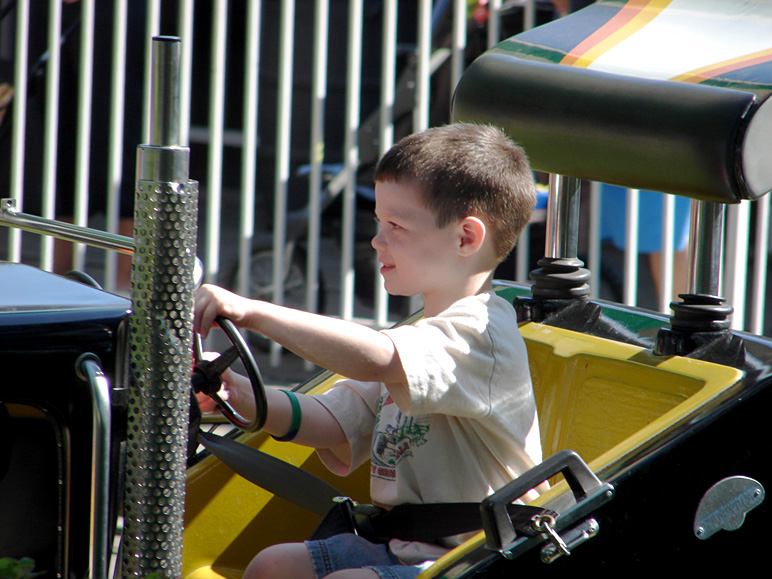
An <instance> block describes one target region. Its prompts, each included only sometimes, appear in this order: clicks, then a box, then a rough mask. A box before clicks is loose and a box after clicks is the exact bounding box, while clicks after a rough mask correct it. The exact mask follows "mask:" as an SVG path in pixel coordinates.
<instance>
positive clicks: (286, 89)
mask: <svg viewBox="0 0 772 579" xmlns="http://www.w3.org/2000/svg"><path fill="white" fill-rule="evenodd" d="M279 18H280V20H279V28H280V31H281V32H280V35H279V91H278V95H277V103H278V104H277V107H278V110H277V114H276V170H275V171H276V174H275V177H274V199H273V247H274V252H273V274H272V279H273V302H274V303H276V304H283V303H284V288H283V283H282V280H283V279H284V271H285V268H286V267H287V264H286V263H285V262H286V256H285V251H284V248H285V247H286V244H287V193H288V187H289V172H290V152H291V130H292V75H293V60H294V54H293V45H294V40H295V0H286V1H284V2H282V3H281V14H280V17H279ZM280 359H281V348H280V346H279V345H278V344H276V343H275V342H272V343H271V364H272V365H273V366H277V365H278V364H279V361H280Z"/></svg>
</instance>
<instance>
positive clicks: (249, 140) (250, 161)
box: [236, 0, 262, 296]
mask: <svg viewBox="0 0 772 579" xmlns="http://www.w3.org/2000/svg"><path fill="white" fill-rule="evenodd" d="M261 7H262V2H261V1H260V0H249V3H248V4H247V20H246V22H245V28H246V34H245V37H246V46H245V48H244V63H245V67H246V70H245V71H244V111H243V121H242V131H243V133H244V146H243V148H242V149H241V195H240V204H241V213H240V215H239V267H238V272H239V278H238V280H237V281H236V283H237V288H238V292H239V293H240V294H241V295H243V296H248V295H249V294H250V292H249V279H250V277H251V269H252V268H251V265H252V260H251V259H250V258H251V253H252V252H251V249H252V238H253V237H254V234H255V184H256V175H257V104H258V96H259V90H258V79H259V76H260V10H261Z"/></svg>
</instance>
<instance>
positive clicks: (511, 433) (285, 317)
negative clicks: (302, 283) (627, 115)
mask: <svg viewBox="0 0 772 579" xmlns="http://www.w3.org/2000/svg"><path fill="white" fill-rule="evenodd" d="M375 198H376V208H375V213H376V218H377V219H378V221H379V223H380V231H379V232H378V234H377V235H376V236H375V238H373V241H372V245H373V247H374V248H375V250H376V251H377V254H378V260H379V262H380V263H381V270H380V271H381V274H382V275H383V278H384V282H385V285H386V289H387V291H388V292H389V293H391V294H394V295H406V296H411V295H419V294H420V295H422V296H423V299H424V304H425V318H424V319H423V320H421V321H419V322H418V323H417V324H415V325H412V326H410V325H408V326H402V327H399V328H394V329H390V330H383V331H376V330H373V329H370V328H367V327H365V326H361V325H358V324H355V323H352V322H347V321H342V320H338V319H332V318H326V317H323V316H318V315H315V314H309V313H307V312H301V311H296V310H291V309H288V308H283V307H280V306H276V305H274V304H271V303H266V302H257V301H253V300H248V299H245V298H241V297H238V296H236V295H233V294H231V293H229V292H227V291H225V290H223V289H220V288H216V287H212V286H204V287H202V288H201V289H200V290H199V291H198V293H197V295H196V314H195V328H196V330H197V331H199V332H201V333H202V334H206V333H208V331H209V328H210V327H211V326H212V324H213V321H214V319H215V317H216V316H217V315H223V316H225V317H227V318H230V319H231V320H233V322H234V323H235V324H237V325H238V326H240V327H245V328H249V329H251V330H254V331H257V332H260V333H262V334H264V335H266V336H268V337H269V338H271V339H273V340H275V341H277V342H278V343H280V344H282V345H283V346H285V347H287V348H288V349H290V350H292V351H294V352H296V353H297V354H299V355H300V356H302V357H304V358H306V359H308V360H310V361H311V362H313V363H315V364H318V365H320V366H322V367H325V368H328V369H330V370H333V371H335V372H338V373H340V374H342V375H344V376H347V377H348V379H346V380H341V381H340V382H338V383H337V384H336V385H335V386H334V387H333V388H332V389H331V390H330V391H329V392H327V393H326V394H324V395H319V396H303V395H297V396H296V399H295V400H292V399H291V398H292V395H291V394H290V395H288V394H287V393H286V392H284V391H278V390H277V391H269V392H267V395H268V408H269V410H268V418H267V421H266V424H265V430H266V431H268V432H269V433H271V434H272V435H275V436H278V437H282V439H285V440H286V439H288V438H289V437H291V438H292V440H293V441H294V442H295V443H298V444H303V445H308V446H312V447H314V448H316V449H317V452H318V454H319V456H320V457H321V459H322V460H323V461H324V463H325V464H326V465H327V467H328V468H330V470H332V471H333V472H335V473H337V474H340V475H346V474H348V473H350V472H352V471H353V470H354V469H356V468H357V467H358V466H359V465H361V464H363V463H364V462H365V461H366V460H367V459H368V458H369V459H370V460H371V496H372V500H373V503H374V504H377V505H380V506H385V507H387V508H388V507H392V506H396V505H399V504H405V503H443V502H445V503H447V502H477V501H480V500H482V499H483V498H484V497H486V496H488V495H490V494H491V493H492V492H494V491H495V490H496V489H498V488H500V487H501V486H503V485H505V484H506V483H508V482H510V481H511V480H512V479H514V478H516V477H517V476H519V475H520V474H522V473H523V472H524V471H525V470H527V469H528V468H530V467H531V466H533V465H534V464H536V463H538V462H540V461H541V447H540V442H539V428H538V420H537V416H536V405H535V402H534V397H533V390H532V387H531V378H530V374H529V369H528V360H527V357H526V349H525V344H524V342H523V339H522V337H521V336H520V334H519V332H518V329H517V319H516V316H515V312H514V309H513V307H512V305H511V304H509V303H508V302H507V301H505V300H504V299H502V298H500V297H498V296H496V295H495V294H494V293H493V292H492V291H491V281H492V276H493V271H494V269H495V267H496V265H497V264H498V263H499V262H500V261H501V260H503V259H504V258H505V257H506V256H507V254H508V253H509V252H510V251H511V249H512V247H513V246H514V244H515V241H516V239H517V236H518V235H519V234H520V232H521V230H522V229H523V227H524V226H525V225H526V223H528V220H529V219H530V216H531V213H532V211H533V207H534V204H535V201H536V197H535V191H534V185H533V180H532V176H531V171H530V168H529V165H528V161H527V159H526V156H525V154H524V152H523V151H522V149H520V148H519V147H517V146H515V145H514V144H513V143H512V142H511V141H510V140H509V139H507V138H506V137H505V136H504V135H503V134H502V133H501V132H500V131H499V130H497V129H494V128H492V127H482V126H476V125H467V124H455V125H449V126H445V127H440V128H436V129H430V130H427V131H424V132H422V133H419V134H416V135H412V136H410V137H406V138H405V139H403V140H401V141H400V142H399V143H397V144H396V145H395V146H394V147H393V148H392V149H391V150H390V151H389V152H388V153H386V155H384V157H383V159H381V161H380V163H379V164H378V167H377V168H376V172H375ZM226 382H227V383H226V386H225V387H224V388H225V393H224V394H225V395H227V396H229V399H230V401H231V403H232V404H233V405H234V406H235V407H236V408H238V409H239V410H240V411H241V412H243V413H244V414H245V415H249V412H250V410H251V411H252V412H253V411H254V410H253V408H254V406H253V404H251V402H252V401H251V400H249V397H250V396H249V394H247V393H248V392H249V390H248V389H247V386H246V384H245V383H244V381H243V378H241V377H238V376H236V375H234V374H233V373H229V374H228V375H227V376H226ZM210 404H211V403H210ZM293 407H294V410H293ZM203 409H206V408H203ZM298 423H299V427H298ZM290 431H291V432H290ZM459 540H460V539H458V538H455V540H454V539H449V540H445V541H441V542H438V543H435V544H428V543H417V542H405V541H400V540H397V539H392V540H391V541H390V542H389V544H388V545H374V544H371V543H369V542H367V541H365V540H364V539H361V538H360V537H358V536H356V535H339V536H336V537H333V538H331V539H329V540H327V541H308V542H306V543H293V544H283V545H276V546H273V547H270V548H268V549H266V550H264V551H263V552H261V553H260V554H258V555H257V557H255V559H253V561H252V563H251V564H250V565H249V567H248V569H247V572H246V574H245V577H250V578H252V577H255V578H257V577H260V578H264V577H277V578H278V577H287V578H297V579H300V578H305V577H308V578H313V577H330V578H336V579H341V578H360V577H361V578H370V579H373V578H377V577H383V578H394V577H400V578H412V577H415V576H417V575H418V574H419V573H420V571H421V570H422V569H423V568H424V567H425V566H426V565H427V564H428V563H430V562H431V561H433V560H436V559H437V558H438V557H439V556H441V555H442V554H443V553H445V552H447V550H448V549H449V548H451V547H453V546H454V545H456V544H458V543H459Z"/></svg>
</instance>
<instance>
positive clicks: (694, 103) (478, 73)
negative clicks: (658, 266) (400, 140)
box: [453, 49, 772, 203]
mask: <svg viewBox="0 0 772 579" xmlns="http://www.w3.org/2000/svg"><path fill="white" fill-rule="evenodd" d="M758 105H759V102H758V99H757V96H756V95H755V94H753V93H750V92H743V91H738V90H732V89H728V88H719V87H714V86H706V85H696V84H687V83H680V82H672V81H659V80H649V79H643V78H638V77H633V76H623V75H618V74H609V73H605V72H597V71H593V70H587V69H582V68H573V67H569V66H561V65H557V64H552V63H545V62H540V61H533V60H525V59H522V58H519V57H517V56H514V55H512V54H509V53H507V52H505V51H503V50H497V49H493V50H491V51H489V52H487V53H485V54H484V55H482V56H481V57H480V58H478V59H477V60H476V61H475V62H474V63H472V65H471V66H470V67H469V68H468V69H467V70H466V72H465V73H464V75H463V77H462V78H461V81H460V82H459V84H458V86H457V88H456V94H455V97H454V105H453V120H454V121H456V122H459V121H466V122H476V123H486V124H487V123H490V124H494V125H498V126H500V127H502V128H503V129H505V130H506V131H507V133H508V134H509V135H510V136H511V137H512V138H513V139H514V140H515V141H516V142H518V143H519V144H520V145H521V146H522V147H523V148H524V149H525V151H526V153H527V154H528V156H529V159H530V161H531V164H532V166H533V168H534V169H536V170H539V171H544V172H548V173H558V174H561V175H568V176H573V177H579V178H584V179H590V180H594V181H601V182H605V183H611V184H615V185H621V186H624V187H631V188H637V189H649V190H654V191H662V192H665V193H673V194H678V195H684V196H687V197H691V198H695V199H700V200H705V201H715V202H721V203H738V202H739V201H740V200H741V199H751V198H755V197H758V196H760V195H763V194H764V193H766V192H767V190H768V186H767V184H766V183H762V184H761V185H757V187H756V189H751V188H749V187H748V186H747V184H746V182H745V180H744V179H743V167H742V164H743V162H744V161H745V160H747V158H749V155H748V153H747V152H746V153H743V152H742V147H743V138H744V135H745V132H746V131H747V129H748V124H749V122H750V121H751V120H752V118H753V115H754V113H755V111H756V109H757V107H758ZM760 116H762V115H760ZM768 153H769V151H767V152H766V153H765V152H764V151H759V152H758V154H759V155H764V154H767V156H768ZM750 157H751V158H752V157H753V155H750ZM759 187H761V188H762V189H764V190H758V188H759ZM770 187H772V184H770Z"/></svg>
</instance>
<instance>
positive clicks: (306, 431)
mask: <svg viewBox="0 0 772 579" xmlns="http://www.w3.org/2000/svg"><path fill="white" fill-rule="evenodd" d="M220 396H221V397H223V398H226V399H227V400H228V402H229V403H230V404H231V405H232V406H233V407H234V408H236V409H237V410H238V412H239V413H240V414H242V415H243V416H244V417H246V418H248V419H250V420H251V419H252V418H253V417H254V416H255V401H254V399H253V397H252V387H251V385H250V384H249V379H248V378H246V377H244V376H241V375H240V374H236V373H235V372H232V371H230V370H228V371H226V372H225V374H223V388H222V389H221V390H220ZM295 396H296V398H297V401H298V403H299V404H300V414H301V420H300V428H299V429H298V433H297V435H296V436H295V438H294V439H293V440H292V442H294V443H296V444H301V445H303V446H311V447H314V448H332V447H335V446H338V445H340V444H343V443H344V442H346V435H345V434H344V432H343V429H342V428H341V426H340V424H339V423H338V421H337V420H336V419H335V417H334V416H333V415H332V414H331V413H330V411H329V410H327V408H325V406H324V405H323V404H321V403H320V402H319V401H318V400H316V399H315V398H314V397H313V396H306V395H304V394H300V393H298V394H296V395H295ZM265 397H266V402H267V405H268V413H267V415H266V420H265V424H264V425H263V430H265V431H266V432H268V433H269V434H272V435H274V436H278V437H281V436H285V435H286V434H287V433H288V432H289V430H290V428H291V425H292V405H291V403H290V399H289V397H288V396H287V395H286V394H285V393H284V392H280V391H279V390H278V389H275V388H266V391H265ZM199 405H200V406H201V410H202V411H204V412H209V411H212V410H214V409H215V404H214V401H213V400H212V399H211V398H209V397H208V396H207V397H204V396H203V395H199Z"/></svg>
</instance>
